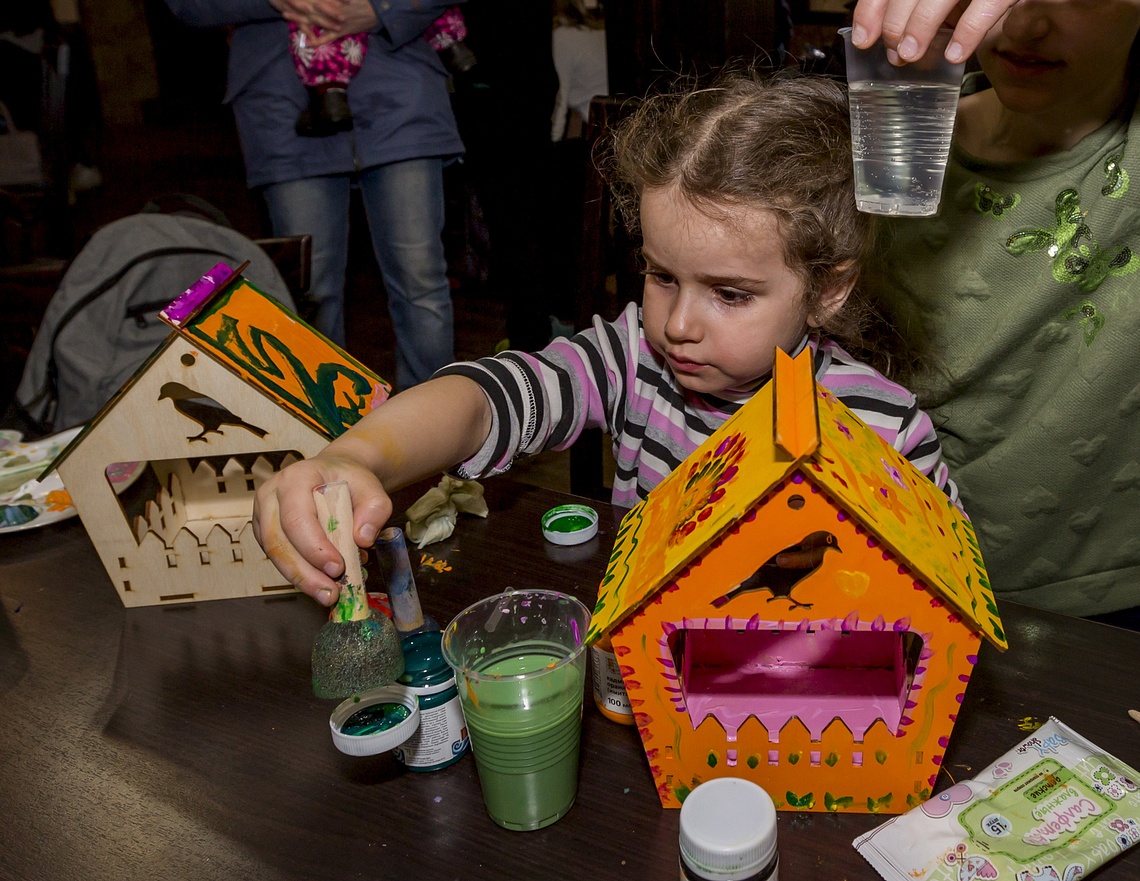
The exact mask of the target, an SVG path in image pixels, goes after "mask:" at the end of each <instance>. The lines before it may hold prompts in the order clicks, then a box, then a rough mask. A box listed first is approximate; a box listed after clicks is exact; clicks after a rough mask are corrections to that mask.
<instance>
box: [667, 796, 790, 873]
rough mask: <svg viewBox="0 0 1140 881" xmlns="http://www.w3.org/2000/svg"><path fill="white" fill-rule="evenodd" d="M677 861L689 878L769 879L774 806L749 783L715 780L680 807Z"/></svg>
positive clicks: (773, 844)
mask: <svg viewBox="0 0 1140 881" xmlns="http://www.w3.org/2000/svg"><path fill="white" fill-rule="evenodd" d="M680 846H681V861H682V862H683V863H684V864H685V866H686V868H687V869H688V873H687V874H688V875H689V876H690V877H696V878H707V879H710V881H745V879H748V881H751V879H754V878H755V879H760V878H770V877H773V876H774V873H775V871H776V867H777V860H778V855H777V852H776V806H775V805H774V804H773V803H772V798H771V796H769V795H768V793H767V792H765V791H764V790H763V789H762V788H761V787H759V786H757V785H756V784H755V783H753V782H752V781H750V780H741V779H738V778H736V777H719V778H717V779H716V780H709V781H706V782H705V783H702V784H701V785H700V786H698V787H697V788H696V789H694V790H693V791H692V792H690V793H689V795H688V796H687V797H686V798H685V801H684V802H682V804H681V839H680Z"/></svg>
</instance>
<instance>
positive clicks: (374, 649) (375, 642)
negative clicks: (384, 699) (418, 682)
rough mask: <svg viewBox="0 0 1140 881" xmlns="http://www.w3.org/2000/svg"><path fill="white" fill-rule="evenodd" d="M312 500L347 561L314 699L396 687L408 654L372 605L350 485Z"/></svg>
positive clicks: (320, 638) (318, 661) (316, 657)
mask: <svg viewBox="0 0 1140 881" xmlns="http://www.w3.org/2000/svg"><path fill="white" fill-rule="evenodd" d="M313 500H314V501H315V502H316V506H317V516H318V517H319V518H320V521H321V525H322V526H323V527H324V530H325V534H326V535H328V537H329V540H330V541H332V543H333V545H334V546H335V547H336V549H337V550H338V551H340V555H341V556H342V557H343V558H344V575H342V576H341V577H340V580H339V581H338V584H339V586H340V597H339V599H338V600H337V603H336V606H335V607H334V608H333V611H332V614H331V615H330V616H329V620H328V621H327V622H326V623H325V624H323V625H322V626H321V629H320V631H318V633H317V638H316V641H315V642H314V644H313V694H315V695H316V696H317V697H322V698H346V697H351V696H352V695H354V694H359V693H360V692H362V691H367V690H368V689H371V688H379V687H380V686H382V685H388V684H390V683H392V682H395V681H396V679H397V677H399V676H400V674H402V673H403V672H404V655H403V652H402V651H401V650H400V639H399V635H398V634H397V633H396V627H395V625H394V624H393V623H392V621H391V619H390V618H388V616H386V615H384V614H383V613H381V612H377V611H375V610H374V609H371V608H370V607H369V605H368V593H367V591H366V590H365V588H364V572H363V570H362V569H361V566H360V551H359V550H358V549H357V547H356V542H355V541H354V540H353V538H352V497H351V496H350V494H349V491H348V484H347V483H345V482H343V481H340V482H337V483H328V484H325V485H324V486H320V487H317V489H316V490H314V491H313Z"/></svg>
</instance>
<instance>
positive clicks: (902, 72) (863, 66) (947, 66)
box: [839, 28, 965, 217]
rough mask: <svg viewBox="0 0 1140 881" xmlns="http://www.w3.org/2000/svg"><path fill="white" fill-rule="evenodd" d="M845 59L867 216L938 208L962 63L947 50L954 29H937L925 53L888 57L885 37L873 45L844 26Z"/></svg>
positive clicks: (860, 195) (858, 194) (859, 193)
mask: <svg viewBox="0 0 1140 881" xmlns="http://www.w3.org/2000/svg"><path fill="white" fill-rule="evenodd" d="M839 33H840V35H841V36H842V37H843V43H844V46H845V49H846V57H847V86H848V95H849V100H850V107H851V158H852V161H853V162H854V164H855V203H856V205H857V207H858V208H859V210H860V211H865V212H867V213H868V214H888V215H900V216H908V217H928V216H930V215H933V214H937V213H938V205H939V202H940V201H941V198H942V182H943V179H944V178H945V175H946V160H947V158H948V157H949V155H950V140H951V138H952V136H953V134H954V117H955V113H956V112H957V110H958V95H959V93H960V91H961V87H962V74H963V71H964V68H965V62H962V63H959V64H951V63H950V62H949V61H947V60H946V58H945V57H944V56H943V52H944V50H945V48H946V44H947V42H948V41H949V39H950V36H951V34H952V31H950V30H949V29H946V28H943V29H941V30H939V31H938V32H937V33H936V34H935V36H934V39H933V40H932V41H931V43H930V47H929V49H928V50H927V52H926V54H925V55H923V57H922V58H920V59H919V60H917V61H913V62H911V63H909V64H905V65H902V66H896V65H893V64H891V63H890V60H889V59H888V58H887V52H886V49H885V47H884V46H883V42H882V40H880V41H879V42H877V43H876V44H875V45H874V46H872V47H871V48H869V49H860V48H858V47H857V46H855V44H854V43H852V41H851V28H842V29H841V30H840V31H839Z"/></svg>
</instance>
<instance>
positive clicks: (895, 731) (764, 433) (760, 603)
mask: <svg viewBox="0 0 1140 881" xmlns="http://www.w3.org/2000/svg"><path fill="white" fill-rule="evenodd" d="M781 553H784V554H791V558H789V557H787V556H785V557H783V558H782V559H781V561H780V562H781V563H782V564H783V565H777V563H776V557H777V556H778V555H780V554H781ZM795 558H799V559H798V560H796V559H795ZM793 565H795V566H797V568H791V566H793ZM606 634H608V635H609V636H610V638H611V640H612V642H613V645H614V651H615V653H616V654H617V656H618V660H619V664H620V666H621V672H622V676H623V678H624V680H625V686H626V691H627V693H628V695H629V700H630V703H631V705H632V707H633V711H634V715H635V719H636V722H637V726H638V730H639V731H640V733H641V739H642V743H643V745H644V747H645V753H646V756H647V757H648V759H649V766H650V770H651V771H652V773H653V779H654V782H655V784H656V786H657V791H658V794H659V795H660V797H661V803H662V805H664V806H665V807H679V806H680V804H681V802H682V801H683V800H684V798H685V796H686V795H687V794H688V793H689V791H690V790H691V789H692V788H693V787H695V786H696V785H698V784H699V783H701V782H703V781H706V780H710V779H712V778H714V777H743V778H747V779H749V780H753V781H754V782H756V783H758V784H760V785H761V786H763V787H764V788H765V789H766V790H767V791H768V792H769V793H770V794H771V796H772V798H773V800H774V801H775V802H776V805H777V807H778V808H780V809H784V810H805V811H840V810H848V811H861V812H868V811H869V812H874V813H878V812H883V813H900V812H903V811H906V810H908V809H909V808H910V807H912V806H914V805H915V804H918V803H919V802H921V801H923V800H925V799H926V798H928V797H929V796H930V794H931V790H932V787H933V786H934V781H935V778H936V776H937V774H938V769H939V766H940V764H941V762H942V758H943V755H944V754H945V751H946V745H947V742H948V739H949V737H950V733H951V731H952V729H953V727H954V723H955V721H956V719H957V714H958V710H959V706H960V704H961V701H962V697H963V694H964V692H965V688H966V683H967V682H968V681H969V679H970V674H971V670H972V669H973V666H974V664H975V663H976V662H977V656H978V648H979V645H980V642H981V640H982V639H988V640H989V641H990V642H992V643H993V644H994V645H995V646H997V647H998V648H1001V649H1004V648H1005V647H1006V643H1005V635H1004V633H1003V631H1002V628H1001V622H1000V620H999V617H998V612H997V607H996V605H995V603H994V598H993V593H992V591H991V590H990V586H989V582H988V580H987V577H986V572H985V568H984V565H983V562H982V558H981V555H980V553H979V551H978V545H977V542H976V540H975V537H974V530H973V527H972V526H971V525H970V522H969V520H967V519H966V518H965V517H964V516H963V515H962V513H961V512H960V511H959V509H958V508H957V507H956V506H955V505H954V504H952V503H951V501H950V500H949V498H948V497H947V496H946V495H945V493H943V492H942V491H941V490H939V489H938V488H937V487H936V486H935V485H934V484H933V483H931V482H930V480H929V479H927V478H926V476H925V475H923V474H922V473H921V472H919V471H918V470H916V469H915V468H914V467H913V466H912V465H911V464H910V463H909V462H908V461H907V460H906V459H905V458H904V457H902V456H901V455H899V454H898V453H897V452H896V451H895V450H894V449H893V448H892V447H891V446H890V445H889V444H887V443H886V442H885V441H883V440H882V439H881V438H880V437H879V436H878V435H877V434H876V433H875V432H874V431H872V430H871V429H870V428H868V427H867V426H866V425H864V424H863V423H862V422H861V421H860V420H859V419H858V417H856V416H855V415H854V414H853V413H852V412H851V411H850V410H849V409H848V408H847V407H846V406H844V405H843V404H842V403H841V402H840V401H839V400H838V399H837V398H836V397H835V396H834V395H832V394H831V393H830V392H829V391H828V390H827V389H825V388H823V387H818V386H816V384H815V381H814V378H813V376H812V366H811V353H810V351H808V352H805V353H804V354H802V355H801V356H800V357H799V358H797V359H795V360H794V361H793V360H792V359H791V358H789V357H788V356H787V355H786V354H784V353H783V352H778V353H777V361H776V367H775V373H774V377H773V381H772V382H770V383H768V385H767V386H766V387H765V388H764V389H762V390H761V391H759V392H757V394H756V396H755V397H754V398H753V399H752V400H751V401H750V402H749V403H748V404H747V405H746V406H744V407H743V408H741V409H740V410H739V411H738V412H737V413H736V414H735V415H734V416H733V417H732V418H731V419H729V420H728V421H727V422H726V423H725V424H724V425H723V426H722V427H721V428H720V430H718V431H717V432H716V433H715V434H714V435H713V436H712V437H711V438H709V440H708V441H707V442H706V443H705V444H703V445H702V446H701V447H700V448H699V449H697V450H696V451H695V452H694V453H693V454H692V455H691V456H689V458H688V459H686V460H685V461H684V462H683V463H682V464H681V465H680V466H679V467H678V468H677V469H676V470H675V471H674V472H673V473H672V474H671V475H670V476H669V477H668V478H667V479H666V480H664V481H662V483H661V484H660V485H659V486H658V487H657V488H656V489H654V490H653V492H651V493H650V494H649V496H648V498H646V499H645V500H644V501H643V502H641V503H639V504H638V505H637V506H636V507H634V508H633V509H632V510H630V511H629V513H628V514H627V515H626V516H625V518H624V519H623V520H622V523H621V527H620V529H619V531H618V535H617V538H616V540H615V544H614V549H613V554H612V555H611V557H610V563H609V566H608V569H607V571H606V575H605V578H604V579H603V581H602V584H601V586H600V588H599V597H598V604H597V608H596V609H595V611H594V617H593V621H592V622H591V627H590V631H589V633H588V636H587V640H588V641H591V642H592V641H595V640H597V639H599V638H600V637H602V636H603V635H606Z"/></svg>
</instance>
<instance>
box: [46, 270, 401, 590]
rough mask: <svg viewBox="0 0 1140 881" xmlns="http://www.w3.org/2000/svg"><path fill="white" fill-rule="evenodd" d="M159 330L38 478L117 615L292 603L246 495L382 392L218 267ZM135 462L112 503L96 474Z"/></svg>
mask: <svg viewBox="0 0 1140 881" xmlns="http://www.w3.org/2000/svg"><path fill="white" fill-rule="evenodd" d="M162 318H163V320H165V321H166V322H167V323H168V324H170V325H171V327H172V330H171V333H170V336H169V337H167V339H166V341H165V342H163V343H162V345H161V346H159V347H158V349H156V350H155V352H154V354H153V355H151V357H150V358H148V359H147V361H146V362H145V363H144V364H143V365H142V366H141V367H140V368H139V369H138V370H137V371H136V372H135V374H134V375H133V376H132V377H131V378H130V379H129V380H128V381H127V382H126V383H125V384H124V385H123V387H122V388H121V389H120V390H119V391H118V392H117V393H116V395H115V396H114V397H113V398H112V399H111V400H110V401H109V402H108V403H107V404H106V406H104V407H103V409H102V410H101V411H100V412H99V413H98V414H97V415H96V416H95V418H94V419H92V420H91V422H89V423H88V424H87V425H86V427H85V428H84V429H83V431H82V432H80V434H79V435H78V436H77V437H76V438H75V439H74V440H73V441H72V442H71V443H70V444H69V445H68V446H67V447H66V448H65V449H64V450H63V451H62V452H61V453H60V454H59V456H58V457H57V458H56V460H55V461H54V462H52V463H51V465H49V466H48V468H47V469H46V471H45V473H47V472H49V471H51V469H52V468H58V470H59V474H60V477H61V478H62V480H63V483H64V486H65V487H66V488H67V491H68V493H69V494H70V496H71V500H72V503H73V504H74V505H75V509H76V511H77V513H78V514H79V518H80V519H81V520H82V521H83V525H84V527H85V528H86V529H87V532H88V535H89V536H90V537H91V542H92V544H93V545H94V546H95V550H96V551H97V552H98V554H99V557H100V559H101V560H102V562H103V565H104V567H105V568H106V570H107V574H108V575H109V576H110V578H111V581H112V582H113V583H114V585H115V589H116V590H117V591H118V593H119V597H120V598H121V599H122V601H123V604H124V605H126V606H147V605H158V604H168V603H184V602H193V601H196V600H214V599H225V598H230V597H241V596H262V595H265V594H272V593H278V592H293V591H294V590H295V588H294V587H293V586H292V585H291V584H289V583H288V582H287V581H286V580H285V578H283V577H282V576H281V575H280V574H279V573H278V572H277V570H276V568H274V566H273V564H272V563H271V562H269V560H268V558H267V557H266V556H265V553H264V552H263V551H262V550H261V547H260V546H259V545H258V543H257V541H256V540H255V539H254V537H253V531H252V515H253V496H254V492H255V491H256V489H257V487H258V486H260V485H261V483H262V482H263V481H265V480H266V479H267V478H268V477H270V476H271V475H272V474H273V473H274V472H275V471H277V470H279V469H280V468H281V467H283V466H284V465H285V464H288V463H289V462H290V461H293V460H296V459H300V458H305V457H308V456H311V455H313V454H315V453H317V452H318V451H320V450H321V449H322V448H323V447H324V446H325V445H326V444H327V443H328V442H329V441H330V440H331V439H332V438H334V437H336V436H337V435H339V434H341V433H342V432H343V431H344V430H345V429H346V428H347V427H348V426H350V425H352V424H353V423H355V422H356V421H357V420H358V419H360V417H361V416H363V415H364V414H365V413H367V412H368V411H369V410H371V409H372V408H374V407H376V406H378V405H379V404H381V403H382V402H383V401H384V400H386V399H387V397H388V395H389V393H390V391H391V388H390V386H389V385H388V383H386V382H385V381H384V380H382V379H381V378H380V377H379V376H377V375H376V374H375V373H373V372H372V371H371V370H369V369H368V368H367V367H365V366H364V365H363V364H361V363H360V362H358V361H357V360H355V359H354V358H352V356H350V355H349V354H347V353H346V352H345V351H344V350H342V349H341V348H339V347H338V346H336V345H335V344H333V343H332V342H330V341H329V340H328V339H326V338H325V337H323V336H322V335H321V334H319V333H318V332H317V331H315V330H313V328H311V327H309V326H308V325H307V324H305V323H304V322H303V321H301V319H299V318H298V317H297V316H296V315H294V314H293V313H292V312H290V311H289V310H287V309H286V308H285V307H283V306H282V305H281V304H280V303H278V302H277V301H276V300H275V299H273V298H272V297H270V296H267V295H266V294H264V293H262V292H261V291H259V290H258V289H257V288H256V287H254V285H253V284H251V283H250V282H249V281H247V280H246V279H245V278H243V277H242V276H241V275H240V274H237V273H235V272H234V271H233V270H232V269H231V268H230V267H228V266H226V265H225V264H218V265H217V266H215V267H214V268H213V269H212V270H211V271H210V272H209V273H208V274H207V275H205V276H203V277H202V278H201V279H200V280H199V281H197V282H195V284H194V285H192V286H191V287H190V288H189V289H188V290H187V291H185V292H184V293H183V294H182V295H181V296H179V297H178V298H177V299H176V300H174V302H172V303H171V304H170V306H168V307H167V308H166V309H165V310H164V311H163V312H162ZM136 461H146V462H148V463H149V469H148V471H149V472H150V473H149V475H148V480H146V481H141V480H140V481H139V483H137V484H136V485H135V487H134V488H132V490H131V491H128V492H126V493H123V495H122V496H118V495H116V493H115V492H114V491H113V489H112V487H111V485H110V483H109V481H108V479H107V477H106V470H107V468H108V466H112V465H114V464H116V463H122V462H136ZM140 488H141V489H140ZM136 489H138V492H135V490H136ZM139 493H141V496H140V495H139Z"/></svg>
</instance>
